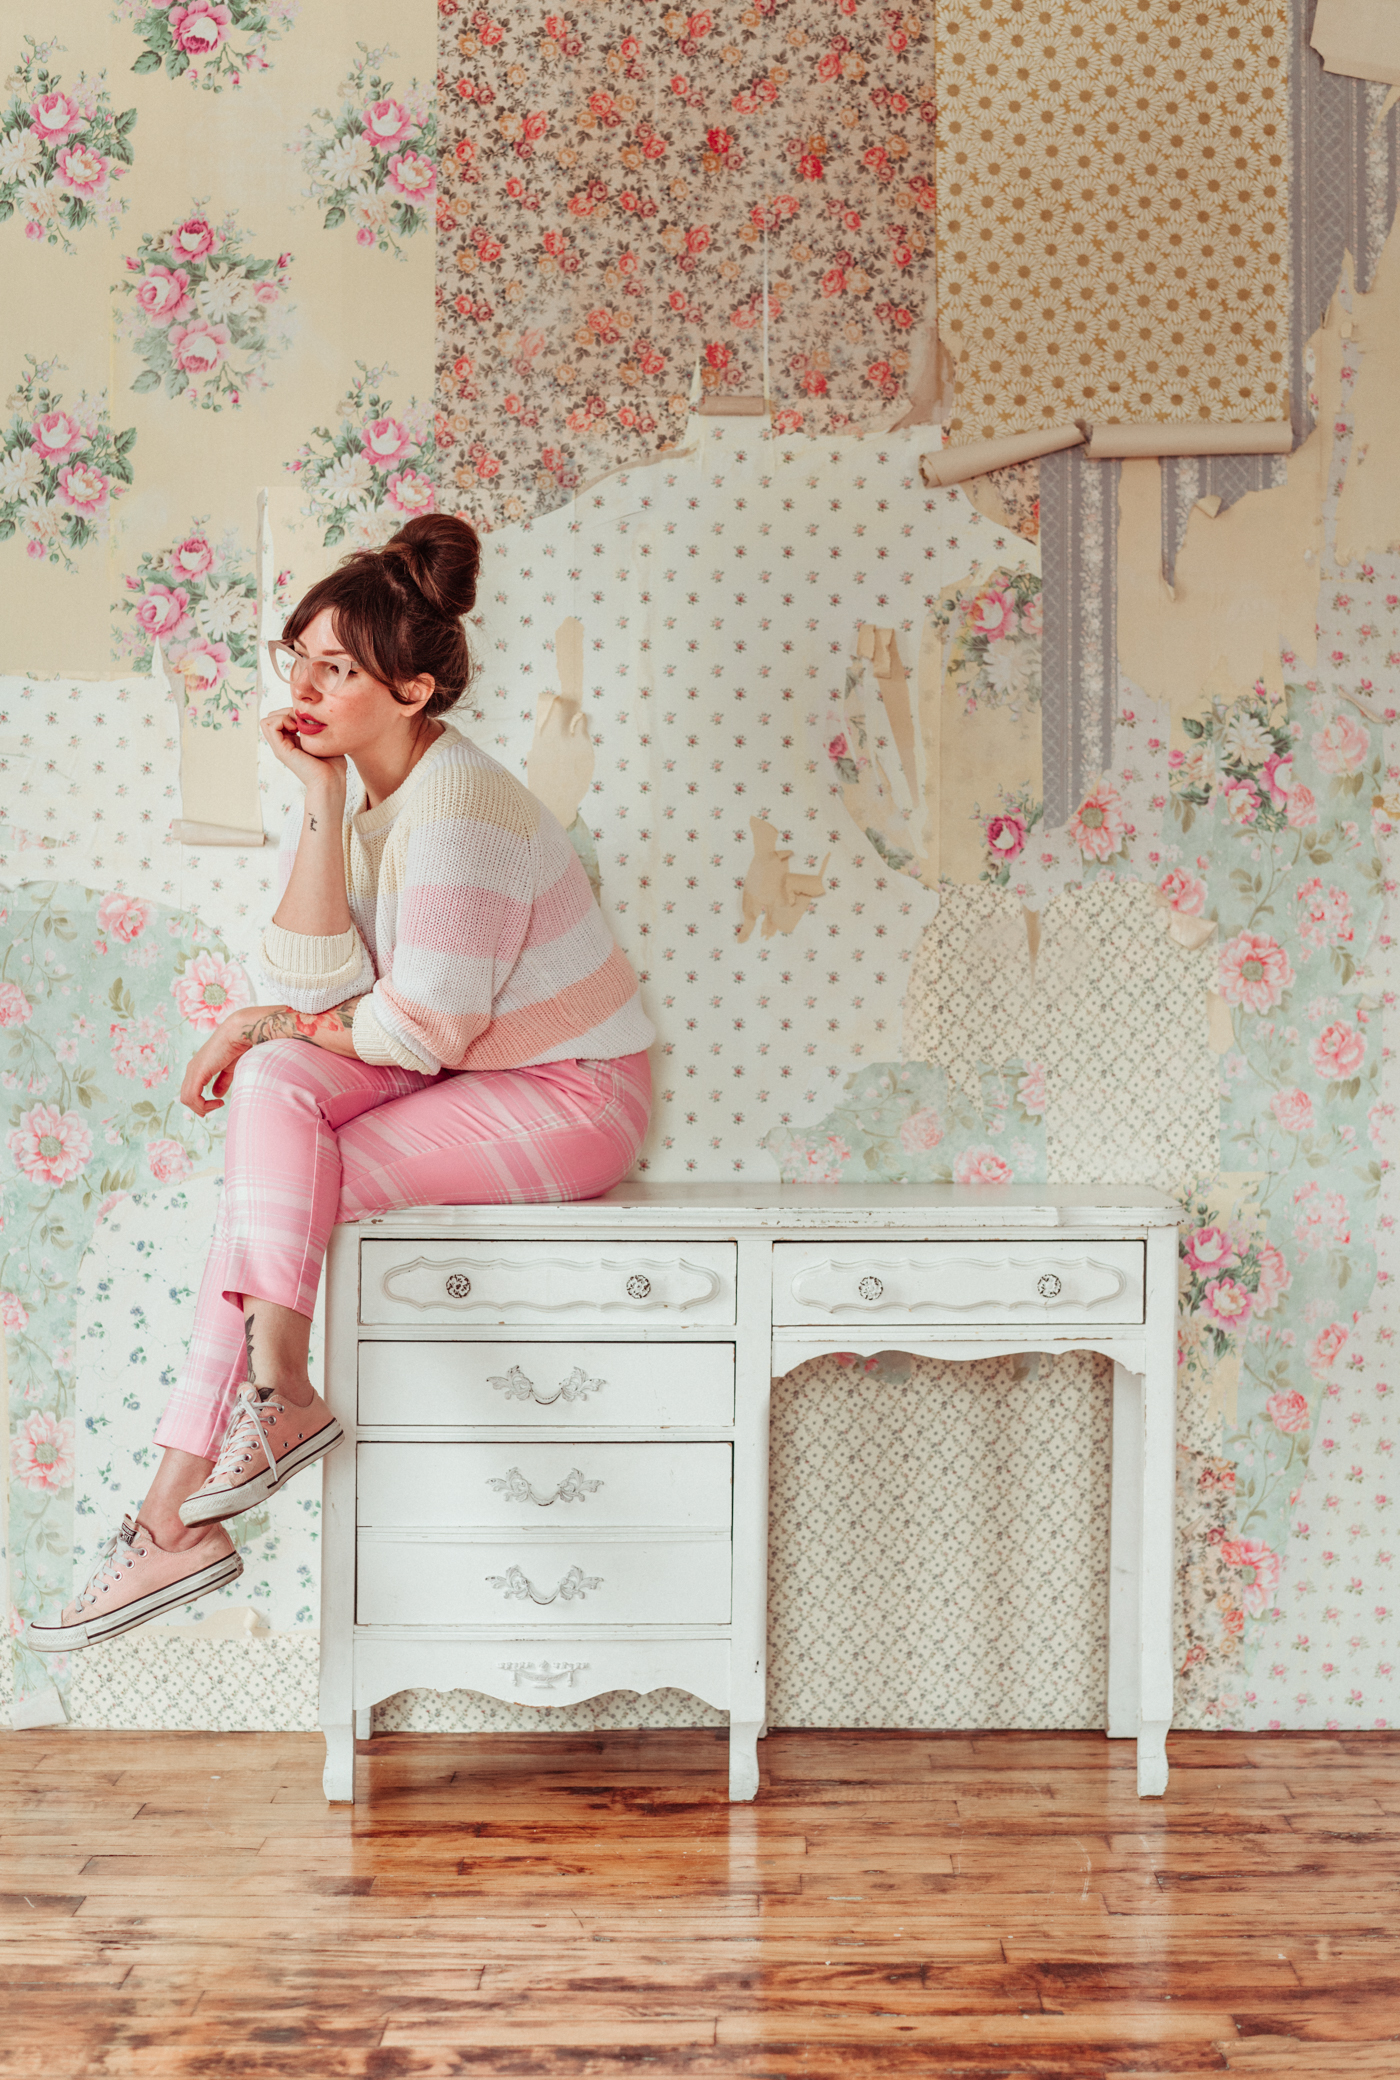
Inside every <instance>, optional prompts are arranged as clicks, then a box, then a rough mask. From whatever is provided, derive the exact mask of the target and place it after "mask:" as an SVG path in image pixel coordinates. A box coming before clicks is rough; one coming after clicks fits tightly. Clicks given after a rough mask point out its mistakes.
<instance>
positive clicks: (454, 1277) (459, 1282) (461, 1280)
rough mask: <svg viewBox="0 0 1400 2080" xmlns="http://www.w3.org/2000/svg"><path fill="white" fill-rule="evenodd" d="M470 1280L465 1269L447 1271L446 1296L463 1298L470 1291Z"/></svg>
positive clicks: (450, 1298) (457, 1298) (452, 1298)
mask: <svg viewBox="0 0 1400 2080" xmlns="http://www.w3.org/2000/svg"><path fill="white" fill-rule="evenodd" d="M471 1289H472V1282H471V1280H470V1279H469V1278H468V1277H467V1274H466V1272H465V1271H449V1272H448V1274H447V1297H448V1299H449V1300H465V1299H466V1298H467V1296H468V1294H469V1293H470V1292H471Z"/></svg>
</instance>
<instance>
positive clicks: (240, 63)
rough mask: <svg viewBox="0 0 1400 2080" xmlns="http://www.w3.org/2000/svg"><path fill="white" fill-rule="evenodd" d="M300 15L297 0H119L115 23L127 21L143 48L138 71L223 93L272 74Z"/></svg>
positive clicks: (135, 65)
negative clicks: (275, 52) (277, 49)
mask: <svg viewBox="0 0 1400 2080" xmlns="http://www.w3.org/2000/svg"><path fill="white" fill-rule="evenodd" d="M298 11H299V10H298V0H114V4H113V19H114V20H115V21H117V22H119V23H128V24H129V25H130V27H131V28H132V30H134V32H135V35H136V38H137V41H138V43H139V45H140V51H139V55H138V56H137V57H136V58H135V59H134V60H133V61H132V66H131V69H132V71H133V72H157V73H161V74H163V76H164V77H165V78H167V79H183V80H185V81H187V82H188V84H189V85H190V86H192V87H202V88H203V89H204V91H205V93H206V94H220V93H222V92H223V90H224V89H225V87H241V86H242V85H243V83H244V81H245V80H246V79H249V78H256V76H257V74H258V73H260V72H266V71H267V70H268V68H269V66H270V65H271V62H272V59H271V56H270V52H271V49H272V47H273V46H274V45H275V44H276V41H277V39H278V37H280V36H285V34H286V33H287V31H288V29H290V28H291V26H292V24H293V23H294V22H295V20H296V18H297V14H298Z"/></svg>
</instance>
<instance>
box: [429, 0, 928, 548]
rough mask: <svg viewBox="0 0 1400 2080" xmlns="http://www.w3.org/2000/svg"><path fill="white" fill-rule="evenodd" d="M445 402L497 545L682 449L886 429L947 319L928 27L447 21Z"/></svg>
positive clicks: (890, 17)
mask: <svg viewBox="0 0 1400 2080" xmlns="http://www.w3.org/2000/svg"><path fill="white" fill-rule="evenodd" d="M438 14H439V19H440V42H439V63H440V72H439V87H440V94H441V99H442V108H443V132H442V142H443V147H444V150H443V154H442V162H441V163H442V174H443V179H442V195H441V201H440V204H439V211H438V231H439V237H438V310H439V331H438V401H439V411H440V414H441V419H442V428H443V434H444V446H445V448H446V450H447V452H446V455H445V458H444V459H445V461H446V463H447V466H448V469H449V472H450V474H451V477H452V481H453V483H454V484H455V485H456V487H457V489H458V492H459V493H460V494H461V495H463V496H464V497H466V498H467V499H469V500H470V501H471V503H472V506H473V510H475V511H478V512H481V513H482V514H483V515H485V516H487V517H489V518H491V519H493V520H510V519H519V518H522V517H524V516H525V515H526V514H530V513H536V512H542V511H546V510H548V509H549V508H550V507H552V506H556V505H559V504H561V503H563V502H564V501H565V500H566V499H567V498H568V497H569V495H570V494H571V493H572V492H573V491H574V490H576V489H577V487H578V486H579V485H580V484H581V483H583V482H585V481H586V480H588V479H590V478H593V477H597V476H600V475H601V474H602V473H603V472H604V471H605V470H607V469H610V468H615V467H617V466H618V465H620V464H623V463H626V462H637V461H643V460H645V459H646V458H648V457H649V456H652V455H655V454H657V453H660V452H662V451H664V450H665V449H666V448H668V447H674V446H675V445H677V444H678V443H679V441H680V440H681V438H682V436H683V434H684V432H685V426H686V417H687V412H688V407H689V400H690V397H691V392H692V387H693V386H694V385H697V384H698V387H699V393H700V394H701V395H702V396H705V397H709V398H719V397H722V396H724V395H726V394H737V395H743V396H749V397H752V396H766V397H768V398H769V399H770V400H771V404H772V409H773V414H774V421H773V423H774V426H775V428H776V429H777V431H778V432H780V433H784V434H790V433H797V432H804V433H806V434H822V433H826V432H829V431H835V430H850V429H853V428H856V427H861V426H876V425H886V426H888V425H891V424H892V423H894V421H895V420H897V419H898V418H899V417H900V416H901V413H902V412H903V411H904V410H906V409H907V408H908V402H909V390H910V384H911V380H914V379H916V377H917V373H918V371H917V370H916V368H915V355H916V350H917V348H918V346H919V344H920V330H921V327H922V325H923V323H924V321H925V318H926V317H927V316H928V315H929V313H928V309H927V305H928V299H929V292H930V288H931V284H932V243H933V240H932V221H933V208H934V191H933V184H932V180H931V178H930V173H931V162H930V156H929V139H930V133H931V125H932V122H933V72H932V52H931V37H930V34H929V31H930V29H931V21H930V19H929V17H928V16H926V15H920V14H916V13H915V12H913V11H911V10H908V9H906V10H903V11H901V10H900V9H897V8H883V7H881V8H877V7H875V6H873V5H871V4H869V0H842V4H841V5H840V6H838V7H837V9H836V10H835V12H834V14H833V15H832V17H831V18H830V19H829V20H828V21H827V22H824V23H823V22H820V21H818V20H816V19H815V18H813V17H811V16H809V15H808V14H806V13H804V12H803V11H801V10H799V9H797V8H795V7H793V6H791V5H779V6H777V7H774V8H756V7H753V6H750V5H748V4H747V0H718V4H717V5H715V6H713V7H707V8H702V9H698V10H695V11H687V10H676V9H672V10H670V11H668V12H666V13H664V14H662V15H660V16H658V17H657V18H655V19H651V18H647V17H643V18H641V19H638V17H637V16H636V13H635V10H632V9H628V8H625V7H622V6H619V5H617V4H615V0H609V4H608V5H606V6H602V7H599V6H593V7H589V8H587V9H579V8H577V7H562V8H561V9H560V10H559V11H558V12H557V13H545V14H544V15H543V16H541V15H540V14H539V12H538V11H537V10H536V9H534V8H533V7H509V6H506V7H502V8H499V9H497V10H496V11H495V12H492V11H490V10H486V9H472V8H471V7H469V6H467V5H465V4H461V0H440V5H439V8H438Z"/></svg>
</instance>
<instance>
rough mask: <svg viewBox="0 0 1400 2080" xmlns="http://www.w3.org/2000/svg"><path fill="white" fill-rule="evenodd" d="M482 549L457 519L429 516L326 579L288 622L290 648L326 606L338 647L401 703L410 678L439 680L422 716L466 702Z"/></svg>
mask: <svg viewBox="0 0 1400 2080" xmlns="http://www.w3.org/2000/svg"><path fill="white" fill-rule="evenodd" d="M480 562H481V543H480V542H479V540H478V539H477V535H476V530H475V528H473V527H470V526H468V524H467V522H466V521H465V520H462V519H459V518H458V517H457V516H456V515H455V514H453V513H423V514H421V515H420V516H419V518H418V519H416V520H410V521H409V523H408V525H407V526H406V527H401V528H400V529H399V531H398V533H397V534H396V535H395V536H394V537H393V539H392V540H391V541H388V542H386V543H385V544H384V547H383V548H382V549H358V550H356V552H355V553H354V555H352V556H347V557H346V558H345V560H344V562H343V563H342V564H341V565H340V567H339V569H337V570H334V571H332V572H331V573H330V575H329V576H328V577H325V578H322V579H321V580H320V581H319V582H318V583H317V584H315V585H313V586H312V587H311V590H310V591H309V592H308V593H307V594H306V595H305V596H304V598H302V599H300V600H299V601H298V602H297V604H296V606H294V607H293V609H292V611H291V613H290V614H289V615H288V616H287V621H286V625H285V627H284V628H283V630H282V637H283V640H284V642H288V643H294V642H295V641H296V639H297V637H298V636H299V635H301V634H302V633H303V632H304V631H305V630H306V628H307V627H308V626H309V625H310V623H311V622H313V621H314V620H315V618H316V616H317V615H318V614H319V613H320V612H321V610H322V608H323V607H329V608H330V610H331V622H332V625H333V627H334V629H335V634H336V641H337V642H338V643H342V644H343V645H344V647H345V649H346V652H347V653H348V655H349V656H351V657H353V658H354V660H355V662H356V664H358V665H362V666H363V667H364V669H365V670H366V671H367V672H372V673H373V674H374V676H375V678H376V679H379V680H381V681H382V682H383V684H384V685H385V686H387V687H388V688H389V689H390V691H391V692H392V693H393V695H394V698H395V699H396V700H398V699H401V698H402V696H401V695H400V692H399V688H400V687H402V686H406V685H407V684H408V682H409V681H410V680H411V679H417V678H419V677H420V676H427V677H430V678H432V679H433V680H434V682H435V684H434V687H433V691H432V692H431V694H430V695H429V696H428V699H427V702H426V704H425V705H424V707H423V710H422V714H423V716H424V718H425V719H429V718H431V717H432V716H434V715H441V714H443V713H445V711H446V710H447V709H448V708H450V707H452V706H453V704H454V703H455V702H456V701H458V700H460V699H461V697H462V695H463V694H464V693H465V692H466V689H467V685H468V683H469V681H470V679H471V675H472V660H471V653H470V651H469V650H468V648H467V636H466V630H465V629H464V628H463V627H462V616H463V615H464V614H468V613H470V612H471V609H472V607H473V605H474V604H475V601H476V574H477V567H478V565H479V564H480Z"/></svg>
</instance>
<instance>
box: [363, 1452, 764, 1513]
mask: <svg viewBox="0 0 1400 2080" xmlns="http://www.w3.org/2000/svg"><path fill="white" fill-rule="evenodd" d="M733 1456H734V1447H733V1446H732V1445H728V1444H593V1443H590V1442H589V1441H587V1440H585V1441H584V1442H583V1443H581V1444H580V1443H559V1444H535V1443H527V1444H362V1445H360V1447H359V1449H358V1452H357V1455H356V1462H355V1467H356V1471H355V1486H356V1516H357V1519H358V1522H359V1523H360V1525H361V1526H362V1527H373V1528H376V1529H385V1528H397V1529H416V1528H419V1527H423V1528H431V1529H433V1530H438V1529H443V1528H451V1529H454V1530H464V1529H484V1528H487V1527H490V1526H493V1525H505V1526H511V1527H518V1528H520V1529H522V1530H528V1531H537V1530H539V1529H540V1528H541V1527H542V1526H545V1527H547V1528H548V1530H549V1531H550V1533H551V1535H553V1534H555V1533H569V1532H572V1531H574V1530H577V1531H579V1532H582V1533H587V1532H590V1531H596V1530H601V1529H603V1528H604V1527H606V1526H612V1525H626V1526H631V1527H633V1528H636V1527H640V1526H643V1525H645V1526H648V1527H657V1528H661V1527H664V1528H666V1529H668V1530H680V1529H686V1530H695V1529H701V1528H704V1529H706V1530H716V1531H724V1532H726V1533H727V1532H728V1530H729V1527H730V1521H731V1518H732V1515H733Z"/></svg>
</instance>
